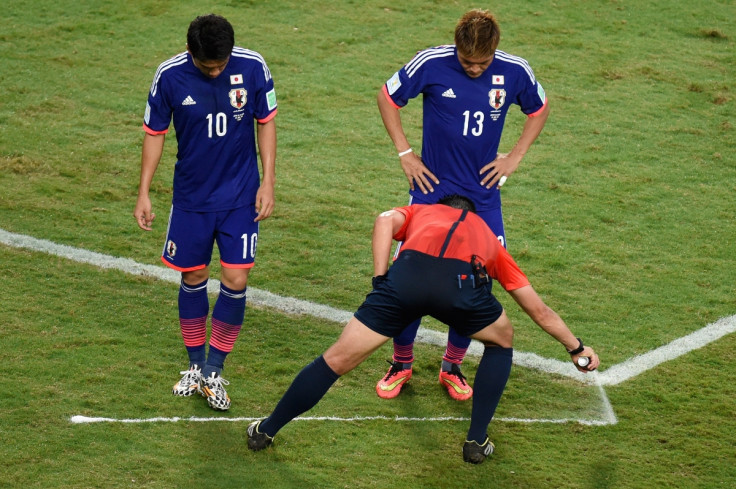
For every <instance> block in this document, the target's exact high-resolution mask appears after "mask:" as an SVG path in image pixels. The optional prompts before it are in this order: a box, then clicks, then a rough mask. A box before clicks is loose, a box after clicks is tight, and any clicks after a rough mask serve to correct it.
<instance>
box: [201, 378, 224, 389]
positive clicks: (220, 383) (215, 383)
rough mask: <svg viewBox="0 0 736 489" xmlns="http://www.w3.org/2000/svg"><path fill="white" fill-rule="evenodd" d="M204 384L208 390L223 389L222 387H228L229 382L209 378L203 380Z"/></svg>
mask: <svg viewBox="0 0 736 489" xmlns="http://www.w3.org/2000/svg"><path fill="white" fill-rule="evenodd" d="M204 380H205V383H206V384H207V387H209V388H213V387H214V388H218V389H223V387H222V386H223V385H230V382H229V381H227V380H225V379H223V378H222V377H220V376H219V375H218V376H216V377H215V376H210V377H207V378H205V379H204Z"/></svg>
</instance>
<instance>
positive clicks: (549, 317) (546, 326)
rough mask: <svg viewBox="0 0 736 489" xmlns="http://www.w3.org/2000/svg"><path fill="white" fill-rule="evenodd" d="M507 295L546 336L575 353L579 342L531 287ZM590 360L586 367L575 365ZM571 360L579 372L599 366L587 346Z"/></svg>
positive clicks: (594, 354)
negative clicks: (579, 360)
mask: <svg viewBox="0 0 736 489" xmlns="http://www.w3.org/2000/svg"><path fill="white" fill-rule="evenodd" d="M508 292H509V295H511V297H513V299H514V300H515V301H516V302H517V303H518V304H519V305H520V306H521V308H522V309H524V312H526V313H527V314H528V315H529V317H530V318H532V320H533V321H534V322H535V323H537V325H539V327H540V328H542V329H543V330H544V331H545V332H547V334H549V335H550V336H552V337H553V338H555V339H556V340H557V341H559V342H560V343H561V344H562V345H563V346H564V347H565V349H566V350H567V351H568V352H570V351H575V350H576V349H577V348H578V347H579V345H580V342H579V341H578V339H577V338H576V337H575V335H574V334H572V331H570V328H568V327H567V325H566V324H565V322H564V321H563V320H562V318H561V317H560V316H559V314H557V313H556V312H555V311H554V310H553V309H552V308H551V307H549V306H548V305H547V304H545V303H544V301H543V300H542V298H541V297H539V295H538V294H537V292H536V291H535V290H534V288H533V287H532V286H531V285H527V286H525V287H521V288H519V289H515V290H509V291H508ZM583 356H584V357H588V358H590V363H589V364H588V365H587V367H585V368H583V367H580V366H579V365H578V363H577V360H578V358H580V357H583ZM571 360H572V362H573V363H574V364H575V367H576V368H577V369H578V370H580V371H581V372H588V371H591V370H595V369H596V368H598V365H600V360H599V359H598V355H596V353H595V351H593V349H592V348H591V347H589V346H585V347H584V348H583V350H582V351H581V352H579V353H576V354H575V355H571Z"/></svg>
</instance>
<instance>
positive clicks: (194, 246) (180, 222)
mask: <svg viewBox="0 0 736 489" xmlns="http://www.w3.org/2000/svg"><path fill="white" fill-rule="evenodd" d="M255 218H256V209H255V206H244V207H240V208H238V209H232V210H227V211H219V212H190V211H184V210H181V209H176V208H174V207H173V206H172V208H171V214H170V215H169V226H168V230H167V231H166V242H165V244H164V249H163V252H162V254H161V260H162V261H163V262H164V263H165V264H166V265H167V266H168V267H170V268H173V269H174V270H178V271H180V272H189V271H192V270H199V269H202V268H205V267H206V266H207V265H209V264H210V260H211V259H212V250H213V246H214V244H215V243H217V249H218V250H219V251H220V263H221V264H222V266H223V267H225V268H251V267H252V266H253V265H254V263H255V259H256V245H257V244H258V224H259V223H257V222H254V221H253V220H254V219H255Z"/></svg>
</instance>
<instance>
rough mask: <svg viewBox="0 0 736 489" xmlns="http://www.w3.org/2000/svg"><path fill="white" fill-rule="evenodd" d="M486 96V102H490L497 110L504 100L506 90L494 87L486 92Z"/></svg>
mask: <svg viewBox="0 0 736 489" xmlns="http://www.w3.org/2000/svg"><path fill="white" fill-rule="evenodd" d="M488 98H489V100H488V103H490V104H491V107H493V108H494V109H496V110H498V109H500V108H501V107H503V104H504V103H505V102H506V90H504V89H503V88H494V89H493V90H491V91H490V92H488Z"/></svg>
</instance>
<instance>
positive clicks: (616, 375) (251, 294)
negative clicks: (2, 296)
mask: <svg viewBox="0 0 736 489" xmlns="http://www.w3.org/2000/svg"><path fill="white" fill-rule="evenodd" d="M0 243H4V244H6V245H8V246H12V247H15V248H26V249H29V250H33V251H40V252H43V253H47V254H50V255H55V256H59V257H62V258H66V259H69V260H73V261H76V262H79V263H87V264H90V265H94V266H97V267H101V268H108V269H115V270H120V271H122V272H125V273H129V274H133V275H145V276H150V277H154V278H157V279H159V280H164V281H167V282H173V283H179V281H180V280H181V278H180V277H181V276H180V274H179V272H176V271H174V270H171V269H169V268H166V267H162V266H154V265H145V264H141V263H138V262H135V261H133V260H131V259H129V258H119V257H113V256H109V255H103V254H101V253H96V252H94V251H88V250H84V249H80V248H74V247H72V246H66V245H60V244H57V243H54V242H52V241H47V240H45V239H37V238H33V237H31V236H26V235H23V234H16V233H11V232H8V231H5V230H4V229H0ZM219 287H220V283H219V282H218V281H217V280H215V279H211V280H210V281H209V284H208V290H209V291H210V292H211V293H217V292H218V291H219ZM248 300H249V301H250V302H251V303H253V304H257V305H262V306H266V307H271V308H274V309H278V310H280V311H283V312H285V313H288V314H307V315H310V316H314V317H318V318H321V319H327V320H329V321H334V322H337V323H342V324H344V323H346V322H347V321H349V320H350V318H351V317H352V316H353V313H352V312H348V311H343V310H340V309H335V308H333V307H330V306H325V305H322V304H316V303H314V302H309V301H304V300H301V299H295V298H293V297H283V296H279V295H276V294H272V293H271V292H268V291H265V290H259V289H256V288H254V287H249V288H248ZM734 331H736V315H734V316H730V317H726V318H722V319H720V320H718V321H717V322H715V323H713V324H710V325H708V326H706V327H704V328H702V329H700V330H698V331H695V332H694V333H691V334H689V335H687V336H684V337H682V338H679V339H677V340H675V341H673V342H671V343H669V344H667V345H664V346H662V347H659V348H657V349H656V350H652V351H650V352H648V353H645V354H643V355H639V356H637V357H634V358H631V359H629V360H626V361H624V362H623V363H620V364H618V365H613V366H611V367H609V368H608V369H607V370H605V371H604V372H601V373H599V375H598V377H599V378H598V379H597V380H594V379H593V378H592V376H590V375H586V374H583V373H581V372H579V371H578V370H577V369H576V368H575V367H574V366H573V365H572V364H571V363H570V362H563V361H560V360H555V359H551V358H544V357H541V356H539V355H536V354H534V353H527V352H521V351H515V352H514V363H515V364H517V365H520V366H523V367H528V368H532V369H536V370H541V371H543V372H547V373H551V374H557V375H561V376H564V377H570V378H573V379H575V380H578V381H580V382H583V383H586V384H591V385H592V384H598V385H616V384H620V383H621V382H624V381H626V380H628V379H630V378H632V377H634V376H636V375H639V374H641V373H643V372H645V371H647V370H649V369H651V368H654V367H656V366H657V365H659V364H660V363H662V362H666V361H668V360H673V359H675V358H677V357H679V356H681V355H684V354H686V353H689V352H690V351H692V350H696V349H698V348H702V347H703V346H705V345H707V344H709V343H711V342H713V341H716V340H717V339H719V338H721V337H723V336H725V335H727V334H730V333H733V332H734ZM417 341H418V342H423V343H429V344H433V345H439V346H445V344H446V342H447V335H446V333H440V332H438V331H434V330H430V329H426V328H420V329H419V333H418V334H417ZM468 353H469V354H471V355H476V356H480V355H482V354H483V346H482V345H481V344H480V343H478V342H476V341H473V343H471V345H470V348H469V349H468Z"/></svg>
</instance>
